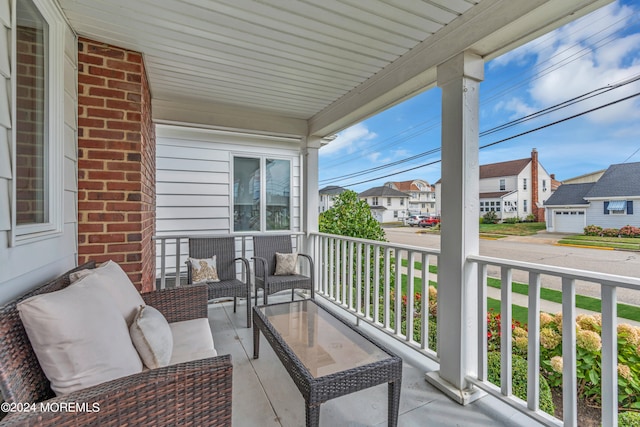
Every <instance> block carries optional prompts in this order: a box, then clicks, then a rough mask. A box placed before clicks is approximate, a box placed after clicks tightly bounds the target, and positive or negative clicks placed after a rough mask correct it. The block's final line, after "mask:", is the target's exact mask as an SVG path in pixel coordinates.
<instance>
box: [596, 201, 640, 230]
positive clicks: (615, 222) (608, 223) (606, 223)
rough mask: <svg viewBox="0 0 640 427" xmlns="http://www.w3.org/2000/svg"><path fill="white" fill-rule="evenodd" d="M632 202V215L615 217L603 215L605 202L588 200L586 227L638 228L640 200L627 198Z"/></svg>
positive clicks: (639, 225) (639, 224)
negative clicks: (591, 225) (627, 226)
mask: <svg viewBox="0 0 640 427" xmlns="http://www.w3.org/2000/svg"><path fill="white" fill-rule="evenodd" d="M626 200H628V201H632V202H633V214H624V215H615V214H608V215H605V213H604V202H608V201H610V200H609V199H607V200H589V202H590V206H589V208H588V209H587V225H590V224H594V225H599V226H600V227H603V228H621V227H624V226H625V225H632V226H634V227H640V198H630V197H629V198H627V199H626Z"/></svg>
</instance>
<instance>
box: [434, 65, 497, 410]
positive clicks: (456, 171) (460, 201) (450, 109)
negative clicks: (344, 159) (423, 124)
mask: <svg viewBox="0 0 640 427" xmlns="http://www.w3.org/2000/svg"><path fill="white" fill-rule="evenodd" d="M483 78H484V61H483V60H482V58H481V57H479V56H478V55H475V54H472V53H469V52H464V53H461V54H458V55H457V56H455V57H453V58H451V59H450V60H448V61H447V62H445V63H443V64H440V65H439V66H438V69H437V80H438V86H439V87H440V88H442V187H441V188H442V223H441V235H442V239H441V243H440V257H439V259H438V355H439V357H440V371H438V372H431V373H428V374H427V380H428V381H429V382H430V383H432V384H434V385H435V386H436V387H438V388H439V389H440V390H442V391H443V392H444V393H445V394H447V395H448V396H449V397H451V398H452V399H453V400H455V401H457V402H458V403H460V404H467V403H470V402H472V401H473V400H475V399H477V398H478V397H480V396H481V395H482V394H481V393H478V392H477V390H475V391H474V390H472V389H471V385H470V384H468V382H467V381H466V380H465V376H467V375H470V374H471V375H473V374H475V373H476V372H477V365H478V364H477V342H478V337H477V327H476V325H477V306H478V303H477V300H478V292H477V266H476V265H475V264H472V263H469V262H467V261H466V259H467V256H469V255H476V254H478V253H479V237H478V231H479V226H478V224H479V221H478V219H479V217H480V210H479V165H478V98H479V93H478V90H479V86H480V81H482V79H483Z"/></svg>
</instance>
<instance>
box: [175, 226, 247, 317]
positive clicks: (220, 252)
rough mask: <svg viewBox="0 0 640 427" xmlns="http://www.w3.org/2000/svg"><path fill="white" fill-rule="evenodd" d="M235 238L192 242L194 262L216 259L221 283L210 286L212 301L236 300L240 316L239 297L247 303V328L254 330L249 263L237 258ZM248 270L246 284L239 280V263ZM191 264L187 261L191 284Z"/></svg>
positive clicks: (211, 283) (188, 280)
mask: <svg viewBox="0 0 640 427" xmlns="http://www.w3.org/2000/svg"><path fill="white" fill-rule="evenodd" d="M235 254H236V245H235V239H234V238H233V237H197V238H190V239H189V256H190V257H191V258H211V257H212V256H214V255H215V256H216V267H217V270H218V277H219V278H220V281H219V282H207V289H208V299H215V298H223V297H233V312H234V313H235V312H236V305H237V300H238V297H240V298H246V299H247V328H248V327H250V326H251V310H250V305H251V282H250V278H249V277H250V269H249V261H247V260H246V259H245V258H243V257H236V256H235ZM238 261H240V262H241V263H242V266H243V268H244V277H245V281H244V282H243V281H241V280H238V278H237V277H238V275H237V273H238V272H237V271H236V266H237V262H238ZM191 282H192V278H191V264H190V263H189V261H187V283H189V284H190V283H191Z"/></svg>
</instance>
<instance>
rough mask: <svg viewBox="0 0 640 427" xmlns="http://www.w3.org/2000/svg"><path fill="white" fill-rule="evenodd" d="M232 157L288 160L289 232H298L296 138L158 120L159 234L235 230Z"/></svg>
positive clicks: (169, 252)
mask: <svg viewBox="0 0 640 427" xmlns="http://www.w3.org/2000/svg"><path fill="white" fill-rule="evenodd" d="M234 156H235V157H243V156H244V157H256V156H265V157H268V158H275V159H286V160H289V161H291V231H292V232H297V231H301V230H300V227H301V223H302V221H301V183H302V179H301V173H302V171H301V162H300V155H299V143H298V142H294V141H292V140H289V139H284V138H266V137H260V136H252V135H245V134H239V133H231V132H222V131H213V130H207V129H199V128H186V127H176V126H170V125H157V126H156V179H157V182H156V194H157V196H156V234H157V235H158V236H193V235H211V234H229V233H232V232H233V220H232V218H233V217H232V215H233V207H232V206H231V203H232V201H231V198H232V178H231V173H232V170H233V166H232V165H233V158H234ZM187 249H188V248H187V244H186V240H185V242H183V244H182V246H181V249H180V252H181V254H182V255H183V257H184V258H185V259H186V254H187ZM174 254H175V248H173V247H172V246H168V247H167V255H174ZM156 256H157V257H159V256H160V249H159V248H156ZM158 259H159V258H158ZM158 262H159V261H158ZM158 265H159V264H158Z"/></svg>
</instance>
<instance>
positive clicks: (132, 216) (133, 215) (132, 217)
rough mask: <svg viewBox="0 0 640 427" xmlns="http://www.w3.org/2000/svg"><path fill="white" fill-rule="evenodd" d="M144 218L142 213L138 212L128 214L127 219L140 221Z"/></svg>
mask: <svg viewBox="0 0 640 427" xmlns="http://www.w3.org/2000/svg"><path fill="white" fill-rule="evenodd" d="M141 219H142V215H140V214H136V213H130V214H127V221H129V222H140V220H141Z"/></svg>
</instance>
